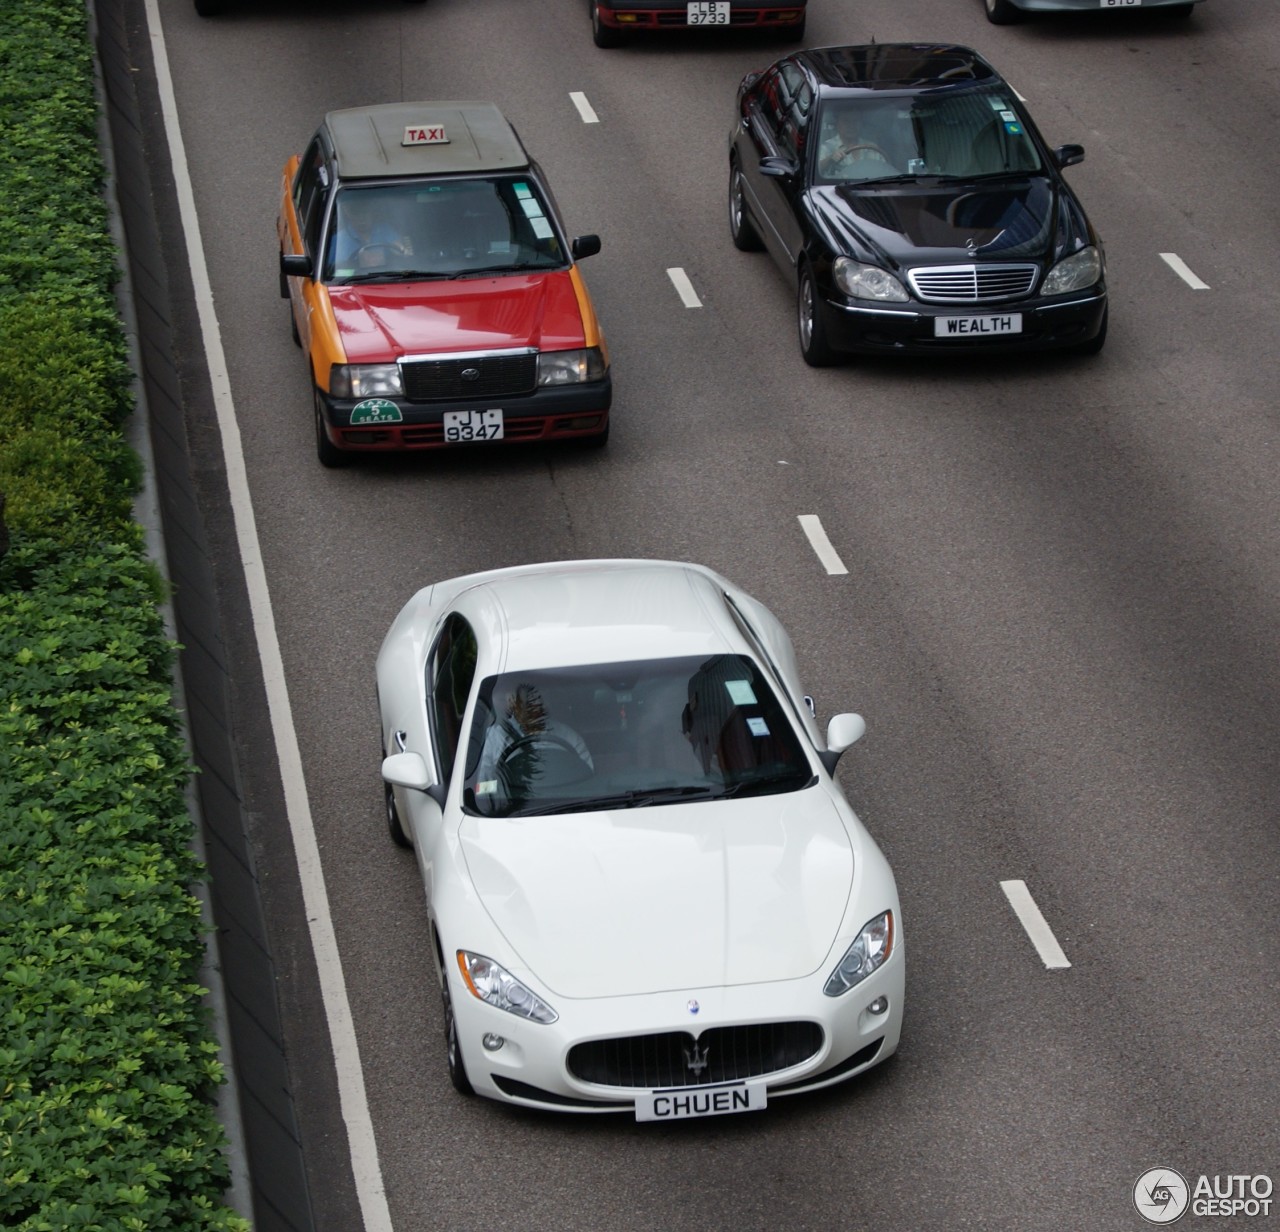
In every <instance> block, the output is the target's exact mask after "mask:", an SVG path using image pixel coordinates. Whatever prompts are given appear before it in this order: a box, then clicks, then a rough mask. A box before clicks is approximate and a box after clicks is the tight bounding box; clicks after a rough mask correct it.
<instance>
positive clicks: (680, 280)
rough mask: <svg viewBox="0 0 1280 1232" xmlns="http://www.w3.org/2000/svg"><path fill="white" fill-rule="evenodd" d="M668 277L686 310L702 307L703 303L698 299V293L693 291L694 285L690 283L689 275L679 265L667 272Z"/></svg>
mask: <svg viewBox="0 0 1280 1232" xmlns="http://www.w3.org/2000/svg"><path fill="white" fill-rule="evenodd" d="M667 277H668V278H670V279H671V282H672V284H673V285H674V286H675V289H676V293H677V294H678V295H679V296H680V299H681V300H682V301H683V302H684V306H685V307H686V308H701V307H702V301H701V300H700V299H699V298H698V293H697V292H696V291H695V290H694V289H693V283H691V282H690V281H689V275H688V274H686V273H685V272H684V270H682V269H681V268H680V267H679V266H678V265H676V266H673V267H672V268H671V269H669V270H667Z"/></svg>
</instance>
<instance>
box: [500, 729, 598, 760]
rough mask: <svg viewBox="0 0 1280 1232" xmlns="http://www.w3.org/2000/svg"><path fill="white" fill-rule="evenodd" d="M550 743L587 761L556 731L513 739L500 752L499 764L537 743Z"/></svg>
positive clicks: (533, 733) (535, 733)
mask: <svg viewBox="0 0 1280 1232" xmlns="http://www.w3.org/2000/svg"><path fill="white" fill-rule="evenodd" d="M539 744H541V745H544V746H545V745H550V746H551V747H552V748H557V749H561V750H563V751H564V752H566V753H572V754H573V756H574V757H576V758H577V759H578V760H579V761H581V762H582V764H583V765H584V766H585V765H586V764H587V763H586V762H585V761H583V758H582V752H581V750H580V749H578V748H576V747H575V746H574V745H573V744H571V743H570V742H569V741H568V740H566V739H565V738H564V737H563V736H557V735H556V734H555V732H530V733H529V734H528V735H527V736H521V737H520V738H519V739H518V740H513V741H512V742H511V743H510V744H509V745H507V747H506V748H505V749H503V750H502V752H501V753H499V754H498V765H500V766H505V765H506V764H507V762H509V761H512V760H513V759H514V758H515V756H516V754H517V753H519V752H521V751H522V750H524V749H531V748H533V747H534V746H535V745H539Z"/></svg>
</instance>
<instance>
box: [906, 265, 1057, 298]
mask: <svg viewBox="0 0 1280 1232" xmlns="http://www.w3.org/2000/svg"><path fill="white" fill-rule="evenodd" d="M1039 272H1040V269H1039V267H1038V266H1035V265H936V266H931V267H929V268H927V269H914V270H912V271H911V272H910V273H909V274H908V275H907V278H908V280H909V281H910V283H911V289H912V290H913V291H915V293H916V295H917V296H919V297H920V299H922V300H925V301H926V302H928V303H934V304H980V303H982V302H983V301H985V300H1001V299H1017V298H1018V297H1019V296H1022V295H1028V294H1029V293H1030V291H1031V288H1032V287H1033V286H1035V282H1036V276H1037V275H1038V274H1039Z"/></svg>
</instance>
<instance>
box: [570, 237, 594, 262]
mask: <svg viewBox="0 0 1280 1232" xmlns="http://www.w3.org/2000/svg"><path fill="white" fill-rule="evenodd" d="M570 248H571V249H572V251H573V258H574V260H575V261H581V260H582V258H583V257H594V256H595V255H596V253H598V252H599V251H600V237H599V236H598V235H579V236H577V237H575V238H574V241H573V243H572V244H571V245H570Z"/></svg>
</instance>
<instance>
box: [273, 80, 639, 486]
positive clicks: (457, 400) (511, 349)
mask: <svg viewBox="0 0 1280 1232" xmlns="http://www.w3.org/2000/svg"><path fill="white" fill-rule="evenodd" d="M278 231H279V241H280V293H281V295H283V296H285V297H287V298H288V299H289V300H290V307H291V311H292V325H293V333H294V340H295V341H296V342H297V343H298V344H299V346H301V347H302V349H303V350H304V351H305V352H306V355H307V360H308V365H309V368H310V372H311V383H312V389H313V391H314V397H313V410H314V417H315V436H316V451H317V454H318V455H319V459H320V461H321V462H322V463H323V464H324V465H325V466H341V465H344V464H345V463H347V462H349V461H351V460H352V458H354V457H355V456H357V455H358V454H359V453H361V452H372V451H379V450H402V449H433V448H448V447H452V446H456V445H464V444H482V443H490V442H501V443H515V442H531V441H551V440H577V441H581V442H583V443H584V444H592V445H602V444H604V442H605V441H606V440H607V439H608V435H609V408H610V404H611V402H612V397H613V384H612V377H611V375H610V371H609V352H608V348H607V346H606V344H605V340H604V336H603V334H602V333H601V330H600V325H599V322H598V320H597V319H596V312H595V308H594V306H593V305H592V302H591V297H590V296H589V295H588V293H587V288H586V285H585V284H584V283H583V280H582V276H581V274H580V273H579V271H578V265H577V262H578V261H579V260H580V259H582V258H584V257H587V256H590V255H592V254H593V253H596V252H599V250H600V240H599V237H598V236H595V235H581V236H578V237H576V238H570V237H569V234H568V232H567V230H566V229H565V226H564V223H563V221H562V219H561V217H560V213H559V210H558V209H557V207H556V203H555V199H554V198H553V197H552V195H551V191H550V189H549V187H548V186H547V183H546V180H545V177H544V176H543V173H542V169H541V168H540V167H539V166H538V164H537V163H536V162H534V160H533V159H531V158H530V157H529V155H528V153H527V152H526V151H525V149H524V146H523V145H522V144H521V142H520V139H519V137H518V136H517V135H516V133H515V130H514V129H513V128H512V127H511V125H510V124H509V123H508V121H507V120H506V118H505V117H504V116H503V115H502V113H501V112H500V111H499V110H498V108H497V107H496V106H494V105H493V104H492V103H483V102H420V103H392V104H386V105H382V106H373V107H361V108H352V109H347V110H342V111H331V112H329V114H328V115H326V116H325V118H324V122H323V123H322V124H321V125H320V128H319V129H318V131H317V132H316V134H315V136H314V137H313V138H312V139H311V142H310V144H309V145H308V146H307V148H306V151H305V152H304V153H303V154H302V155H301V156H300V157H299V156H297V155H295V156H294V157H292V158H290V159H289V161H288V162H287V163H286V164H285V169H284V177H283V183H282V199H281V206H280V215H279V221H278Z"/></svg>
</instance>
